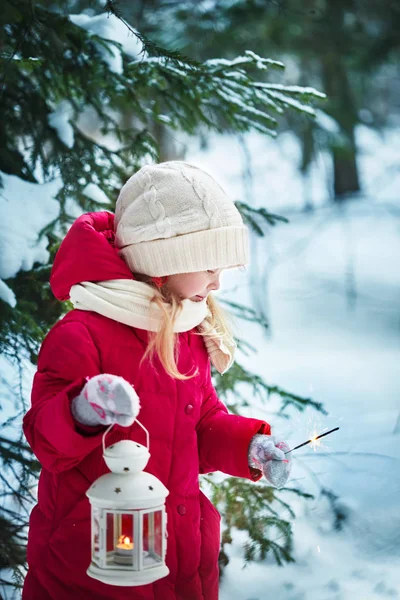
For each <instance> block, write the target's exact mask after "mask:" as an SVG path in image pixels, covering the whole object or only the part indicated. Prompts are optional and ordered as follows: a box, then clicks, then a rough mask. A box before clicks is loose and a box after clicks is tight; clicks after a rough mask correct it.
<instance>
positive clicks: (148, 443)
mask: <svg viewBox="0 0 400 600" xmlns="http://www.w3.org/2000/svg"><path fill="white" fill-rule="evenodd" d="M135 422H136V423H137V424H138V425H140V427H141V428H142V429H143V431H144V432H145V433H146V446H147V450H148V451H149V452H150V437H149V432H148V431H147V429H146V427H145V426H144V425H142V424H141V422H140V421H138V419H136V420H135ZM113 426H114V423H111V425H110V426H109V427H107V429H106V430H105V432H104V433H103V438H102V444H103V454H105V451H106V435H107V433H108V432H109V431H110V429H111V428H112V427H113Z"/></svg>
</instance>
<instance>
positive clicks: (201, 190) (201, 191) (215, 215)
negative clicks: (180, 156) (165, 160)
mask: <svg viewBox="0 0 400 600" xmlns="http://www.w3.org/2000/svg"><path fill="white" fill-rule="evenodd" d="M169 168H173V169H175V170H176V171H178V172H179V173H180V174H181V175H182V177H183V178H184V179H185V180H186V181H187V182H188V183H190V185H191V186H192V188H193V190H194V193H195V194H196V196H197V197H198V198H199V200H201V202H202V204H203V208H204V212H205V213H206V215H207V217H208V219H209V224H210V229H214V228H216V227H221V226H222V222H221V218H220V214H219V210H218V206H217V205H216V204H215V202H214V201H213V200H212V199H211V197H210V195H209V192H208V190H207V189H206V188H205V187H204V185H203V184H202V183H201V182H200V181H198V180H197V179H196V178H195V177H192V176H190V175H189V174H187V173H186V172H185V171H184V170H181V169H179V168H177V167H175V166H172V165H171V166H170V167H169Z"/></svg>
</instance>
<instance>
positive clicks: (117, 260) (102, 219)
mask: <svg viewBox="0 0 400 600" xmlns="http://www.w3.org/2000/svg"><path fill="white" fill-rule="evenodd" d="M114 239H115V235H114V215H113V214H112V213H110V212H107V211H102V212H95V213H87V214H84V215H81V216H80V217H79V218H78V219H77V220H76V221H75V222H74V223H73V225H72V226H71V228H70V230H69V231H68V233H67V235H66V236H65V238H64V240H63V241H62V243H61V246H60V248H59V250H58V252H57V254H56V257H55V260H54V264H53V268H52V270H51V275H50V286H51V289H52V291H53V294H54V295H55V297H56V298H58V300H68V299H69V292H70V289H71V287H72V286H73V285H75V284H78V283H81V282H82V281H107V280H109V279H134V277H133V275H132V273H131V271H130V270H129V268H128V267H127V265H126V264H125V262H124V261H123V259H122V258H121V257H120V256H119V255H118V251H117V249H116V248H115V245H114Z"/></svg>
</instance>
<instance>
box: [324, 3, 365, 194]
mask: <svg viewBox="0 0 400 600" xmlns="http://www.w3.org/2000/svg"><path fill="white" fill-rule="evenodd" d="M326 6H327V12H326V19H327V20H328V22H329V23H331V32H332V34H331V35H332V37H331V39H330V42H331V43H330V44H329V45H327V47H326V51H325V52H321V66H322V79H323V83H324V91H325V92H326V94H327V96H328V105H327V112H328V113H329V114H330V115H331V116H332V117H333V118H334V119H335V120H336V122H337V123H338V124H339V126H340V129H341V133H342V135H341V136H340V137H339V138H336V139H335V141H334V143H333V144H332V145H331V151H332V158H333V165H334V193H335V199H336V200H338V201H340V200H343V199H344V196H345V195H347V194H351V193H353V192H358V191H359V190H360V182H359V177H358V170H357V160H356V154H357V149H356V145H355V139H354V129H355V126H356V123H357V121H358V116H357V107H356V104H355V100H354V97H353V94H352V90H351V86H350V83H349V79H348V75H347V71H346V65H345V58H344V56H343V55H342V54H341V51H340V48H341V42H342V40H341V33H342V31H343V26H344V24H343V21H344V6H343V3H342V2H328V3H327V5H326Z"/></svg>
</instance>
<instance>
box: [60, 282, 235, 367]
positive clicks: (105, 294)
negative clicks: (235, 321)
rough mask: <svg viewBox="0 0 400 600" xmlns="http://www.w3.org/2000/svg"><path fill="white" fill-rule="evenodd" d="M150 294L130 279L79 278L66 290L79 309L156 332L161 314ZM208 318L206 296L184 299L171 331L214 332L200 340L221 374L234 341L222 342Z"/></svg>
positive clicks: (144, 285) (147, 287)
mask: <svg viewBox="0 0 400 600" xmlns="http://www.w3.org/2000/svg"><path fill="white" fill-rule="evenodd" d="M153 295H154V290H153V288H152V287H151V286H150V285H149V284H147V283H144V282H143V281H136V280H133V279H111V280H109V281H100V282H98V283H91V282H90V281H83V282H82V283H79V284H77V285H73V286H72V288H71V291H70V298H71V302H72V304H73V305H74V307H75V308H78V309H79V310H92V311H94V312H96V313H98V314H100V315H103V316H105V317H108V318H110V319H113V320H114V321H118V322H119V323H124V324H125V325H130V326H132V327H137V328H138V329H145V330H147V331H158V330H159V328H160V324H161V320H162V318H163V314H162V310H161V309H160V308H159V307H158V306H157V304H156V303H155V302H153V303H151V302H150V301H151V298H152V297H153ZM210 317H211V312H210V309H209V308H208V305H207V300H206V299H204V300H202V301H200V302H192V301H191V300H190V299H185V300H183V302H182V311H181V312H180V314H179V316H178V317H177V319H176V322H175V326H174V331H175V332H177V333H179V332H182V331H189V330H190V329H193V327H197V329H198V331H199V332H200V333H207V334H209V333H214V335H205V336H204V337H203V339H204V343H205V346H206V348H207V352H208V354H209V357H210V360H211V362H212V363H213V365H214V366H215V368H216V369H217V371H218V372H219V373H221V375H222V374H223V373H226V371H227V370H228V369H229V368H230V367H231V366H232V363H233V361H234V353H235V349H236V343H235V341H234V340H233V339H231V340H229V341H228V342H227V343H224V342H223V341H222V340H221V337H220V336H219V335H218V334H217V332H216V331H215V329H213V328H212V326H211V322H210Z"/></svg>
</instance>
